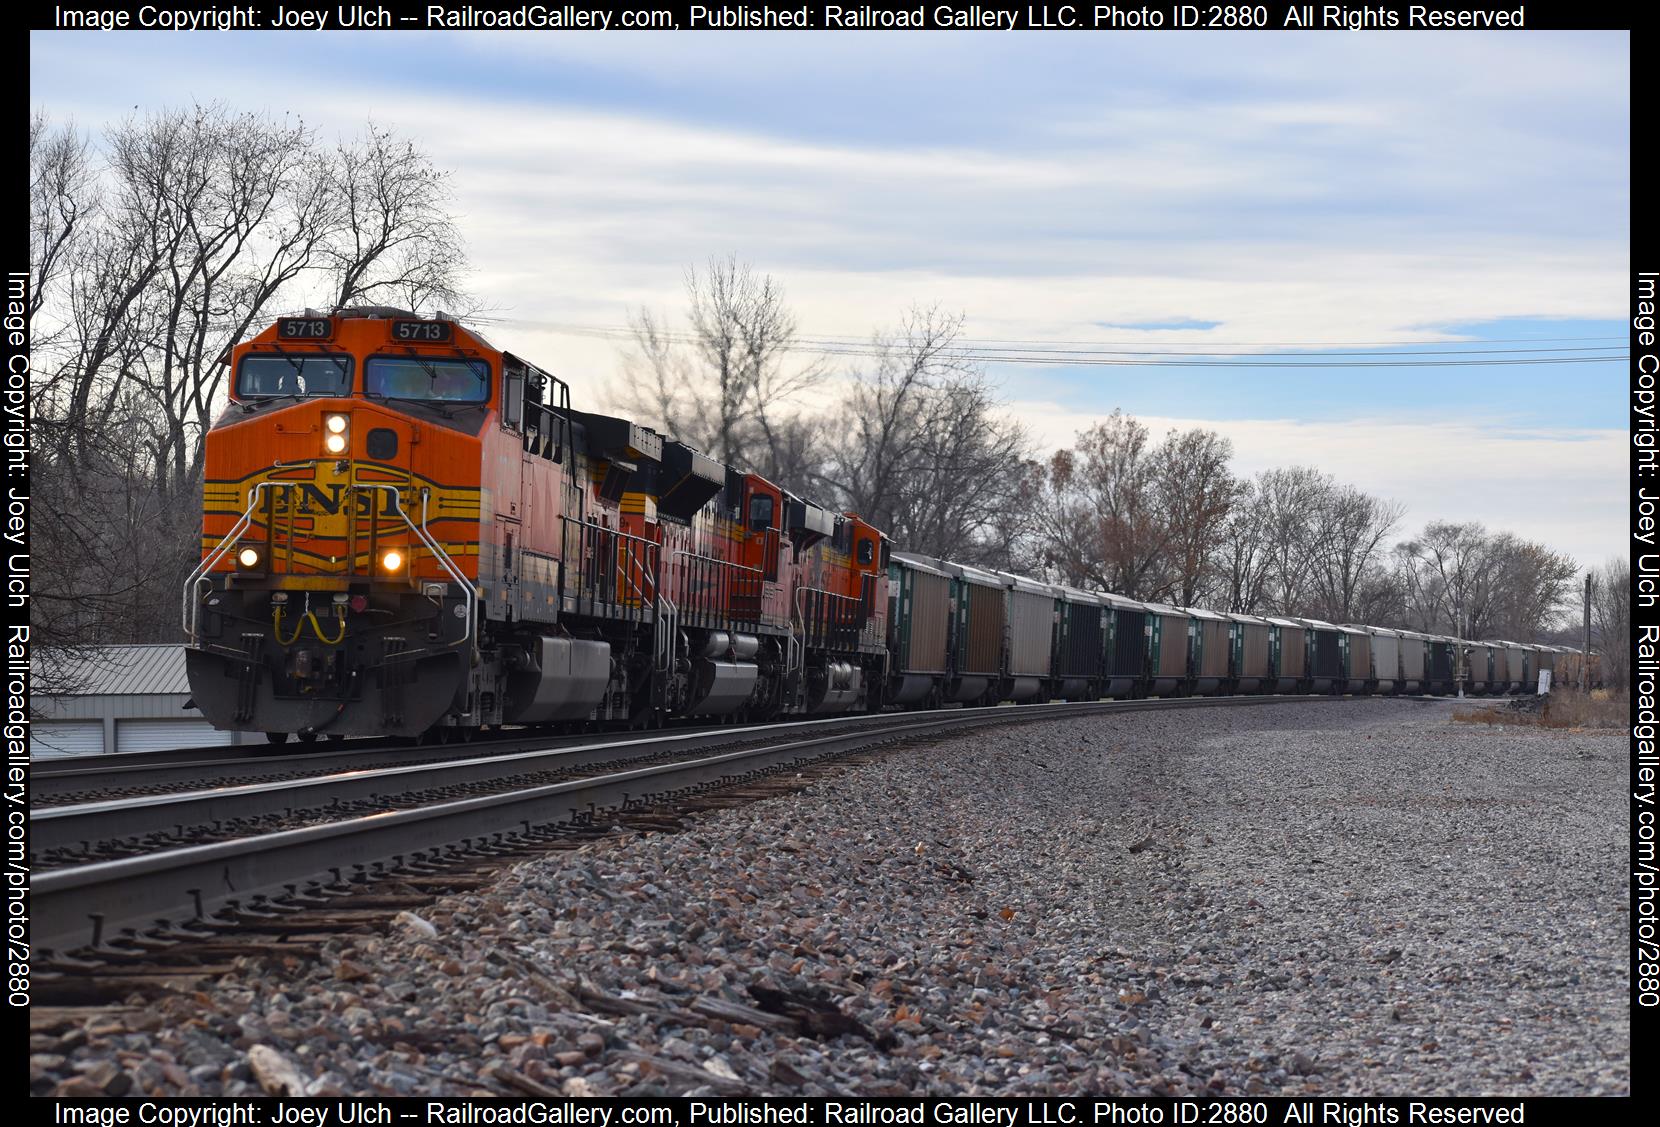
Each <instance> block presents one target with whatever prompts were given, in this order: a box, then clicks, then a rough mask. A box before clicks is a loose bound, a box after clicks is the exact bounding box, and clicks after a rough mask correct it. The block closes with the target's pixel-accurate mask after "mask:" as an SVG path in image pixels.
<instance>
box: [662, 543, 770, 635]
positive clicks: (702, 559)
mask: <svg viewBox="0 0 1660 1127" xmlns="http://www.w3.org/2000/svg"><path fill="white" fill-rule="evenodd" d="M682 557H684V558H686V559H688V560H693V561H695V562H696V563H697V564H701V565H708V566H711V567H712V568H713V569H714V570H716V572H717V574H718V573H719V571H720V569H726V570H729V571H734V572H748V573H749V576H752V577H753V578H754V582H755V584H756V586H757V589H758V591H759V590H761V589H762V584H764V583H765V575H764V573H763V572H762V570H761V569H760V568H758V567H750V566H749V565H748V564H741V563H737V562H735V561H733V560H723V559H721V558H720V557H719V556H705V555H703V554H701V553H699V552H693V551H689V550H687V549H685V548H681V549H679V550H677V551H676V552H675V553H674V554H673V555H672V556H670V557H669V558H670V559H675V560H678V559H680V558H682ZM689 574H690V573H689V571H688V570H687V569H686V568H684V567H683V568H681V571H680V581H681V583H682V584H686V583H687V582H688V579H687V577H688V575H689ZM739 578H740V579H742V578H745V577H744V576H742V575H740V576H739ZM732 587H733V583H732V582H731V580H725V581H724V582H723V586H722V589H721V590H720V591H718V592H717V593H718V594H719V595H720V598H719V599H717V600H716V601H717V603H718V604H719V605H718V607H707V606H702V605H700V600H699V599H698V598H697V597H696V595H697V593H696V592H693V591H687V592H686V594H688V595H690V596H691V599H690V602H689V605H690V609H691V610H692V612H693V614H694V616H695V615H696V614H697V613H700V612H701V613H704V614H708V613H709V612H711V611H718V616H719V617H722V618H724V619H726V622H727V625H728V626H729V627H730V626H733V625H735V624H736V623H737V622H738V621H739V619H738V617H737V615H736V614H734V613H733V609H732V598H733V591H732ZM760 601H761V600H760V595H759V594H757V596H756V607H755V616H756V620H757V621H758V620H759V619H760V616H761V606H760ZM677 611H678V608H677ZM742 621H744V622H749V621H750V620H749V619H747V618H746V619H743V620H742Z"/></svg>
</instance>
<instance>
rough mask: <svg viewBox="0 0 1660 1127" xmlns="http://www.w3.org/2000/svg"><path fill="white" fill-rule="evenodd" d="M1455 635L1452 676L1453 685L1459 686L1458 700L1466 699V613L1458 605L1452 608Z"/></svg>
mask: <svg viewBox="0 0 1660 1127" xmlns="http://www.w3.org/2000/svg"><path fill="white" fill-rule="evenodd" d="M1452 619H1453V633H1454V634H1455V635H1457V641H1455V642H1454V643H1453V655H1452V675H1453V683H1454V684H1455V685H1457V686H1458V699H1459V700H1463V699H1464V676H1465V672H1464V670H1465V662H1464V611H1463V608H1461V607H1460V606H1459V605H1458V604H1457V603H1454V604H1453V608H1452Z"/></svg>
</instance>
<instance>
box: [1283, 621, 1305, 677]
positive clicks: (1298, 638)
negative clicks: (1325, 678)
mask: <svg viewBox="0 0 1660 1127" xmlns="http://www.w3.org/2000/svg"><path fill="white" fill-rule="evenodd" d="M1278 629H1279V632H1280V669H1279V674H1278V676H1281V677H1301V676H1303V675H1304V674H1306V673H1307V672H1308V631H1307V630H1304V629H1303V628H1302V627H1301V626H1281V627H1279V628H1278Z"/></svg>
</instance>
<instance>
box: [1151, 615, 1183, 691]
mask: <svg viewBox="0 0 1660 1127" xmlns="http://www.w3.org/2000/svg"><path fill="white" fill-rule="evenodd" d="M1155 613H1156V612H1155ZM1158 618H1159V622H1160V627H1159V629H1160V631H1161V633H1160V636H1159V667H1158V669H1156V670H1154V672H1156V673H1157V674H1158V675H1159V676H1160V677H1186V676H1187V615H1185V614H1160V615H1158Z"/></svg>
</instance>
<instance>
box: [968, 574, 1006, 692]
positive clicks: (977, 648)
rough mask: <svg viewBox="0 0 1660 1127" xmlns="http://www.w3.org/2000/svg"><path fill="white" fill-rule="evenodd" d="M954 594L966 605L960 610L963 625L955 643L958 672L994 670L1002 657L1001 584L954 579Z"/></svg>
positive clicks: (1002, 609)
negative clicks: (960, 639)
mask: <svg viewBox="0 0 1660 1127" xmlns="http://www.w3.org/2000/svg"><path fill="white" fill-rule="evenodd" d="M957 589H958V595H957V597H958V598H959V599H961V600H963V601H966V602H967V604H968V606H967V607H966V608H965V610H964V612H963V617H964V618H965V620H966V626H967V628H966V629H965V630H964V631H963V634H964V637H963V640H962V642H961V643H960V644H959V653H958V655H957V672H958V673H998V672H1000V670H999V668H998V666H999V663H1000V662H1001V661H1002V659H1003V621H1004V614H1005V611H1004V607H1003V588H1001V587H982V586H980V584H978V583H970V582H967V581H966V580H958V582H957Z"/></svg>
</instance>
